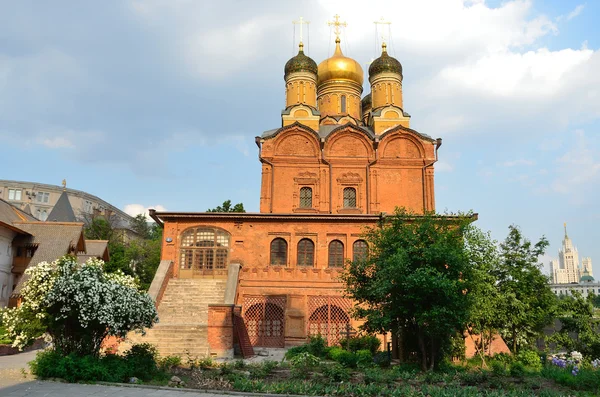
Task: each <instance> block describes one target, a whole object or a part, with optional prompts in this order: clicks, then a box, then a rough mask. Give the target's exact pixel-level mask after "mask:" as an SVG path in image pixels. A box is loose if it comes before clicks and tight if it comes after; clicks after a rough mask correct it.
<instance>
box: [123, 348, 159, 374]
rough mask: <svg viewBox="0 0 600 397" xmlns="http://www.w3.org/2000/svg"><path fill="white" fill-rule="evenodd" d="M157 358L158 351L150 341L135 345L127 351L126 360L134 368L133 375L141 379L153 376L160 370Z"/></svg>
mask: <svg viewBox="0 0 600 397" xmlns="http://www.w3.org/2000/svg"><path fill="white" fill-rule="evenodd" d="M157 358H158V351H157V350H156V347H154V346H152V345H151V344H149V343H141V344H139V345H133V346H131V349H130V350H128V351H127V352H125V360H126V361H127V362H128V364H129V365H130V366H131V368H132V370H133V372H132V373H131V376H135V377H136V378H140V379H143V378H144V377H147V376H152V375H154V374H156V373H157V372H158V365H157V364H156V360H157Z"/></svg>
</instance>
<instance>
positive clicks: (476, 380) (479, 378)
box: [460, 370, 489, 386]
mask: <svg viewBox="0 0 600 397" xmlns="http://www.w3.org/2000/svg"><path fill="white" fill-rule="evenodd" d="M488 379H489V374H488V373H487V372H486V371H481V370H475V371H467V372H464V373H462V374H460V382H461V383H462V384H463V385H467V386H477V385H479V384H482V383H485V382H487V381H488Z"/></svg>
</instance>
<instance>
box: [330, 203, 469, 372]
mask: <svg viewBox="0 0 600 397" xmlns="http://www.w3.org/2000/svg"><path fill="white" fill-rule="evenodd" d="M468 223H469V217H468V216H458V217H440V216H438V215H436V214H434V213H426V214H425V215H415V214H413V213H410V212H407V211H406V210H404V209H398V210H397V211H396V214H395V216H392V217H389V218H387V219H386V221H385V222H383V223H382V225H381V226H380V227H379V228H372V229H370V230H369V231H368V232H367V233H366V238H367V240H368V242H369V247H370V253H369V255H368V256H367V258H365V259H363V260H358V261H354V262H351V263H350V264H349V265H348V266H347V268H346V269H345V271H344V273H343V275H342V280H343V281H344V283H345V289H346V292H347V295H348V296H349V297H351V298H352V299H354V300H355V301H356V302H357V305H356V306H355V309H354V312H353V315H354V316H355V317H356V318H358V319H362V320H364V324H363V325H362V326H361V328H362V329H364V330H366V331H367V332H372V333H382V332H389V331H391V332H393V333H396V332H397V331H398V330H401V331H403V332H405V333H408V334H411V335H414V336H415V338H416V346H418V348H417V349H416V354H417V356H418V357H419V361H420V364H421V367H422V368H423V370H427V369H433V368H434V367H435V366H436V364H438V363H439V362H440V360H441V359H442V358H443V357H444V356H445V355H448V351H449V348H450V346H451V344H452V338H453V337H454V336H455V335H456V333H457V332H458V333H461V334H462V332H463V331H464V328H465V324H466V322H467V319H468V313H469V310H470V307H471V304H472V299H471V296H470V294H468V293H467V292H468V291H469V289H470V285H471V282H472V269H471V266H469V260H468V256H467V254H466V251H465V242H464V238H463V232H464V231H465V228H466V227H467V225H468Z"/></svg>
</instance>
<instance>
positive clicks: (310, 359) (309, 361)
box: [290, 352, 321, 368]
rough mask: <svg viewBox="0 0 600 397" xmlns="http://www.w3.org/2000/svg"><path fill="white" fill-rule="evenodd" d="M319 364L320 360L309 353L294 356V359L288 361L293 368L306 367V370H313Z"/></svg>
mask: <svg viewBox="0 0 600 397" xmlns="http://www.w3.org/2000/svg"><path fill="white" fill-rule="evenodd" d="M320 363H321V360H319V358H318V357H316V356H313V355H312V354H310V353H307V352H305V353H300V354H298V355H296V356H295V357H293V358H292V359H290V364H292V367H293V368H298V367H306V368H313V367H316V366H317V365H319V364H320Z"/></svg>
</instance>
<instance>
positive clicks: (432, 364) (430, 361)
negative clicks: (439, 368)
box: [429, 339, 435, 371]
mask: <svg viewBox="0 0 600 397" xmlns="http://www.w3.org/2000/svg"><path fill="white" fill-rule="evenodd" d="M430 345H431V357H430V359H429V370H430V371H433V368H434V366H435V339H431V343H430Z"/></svg>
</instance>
